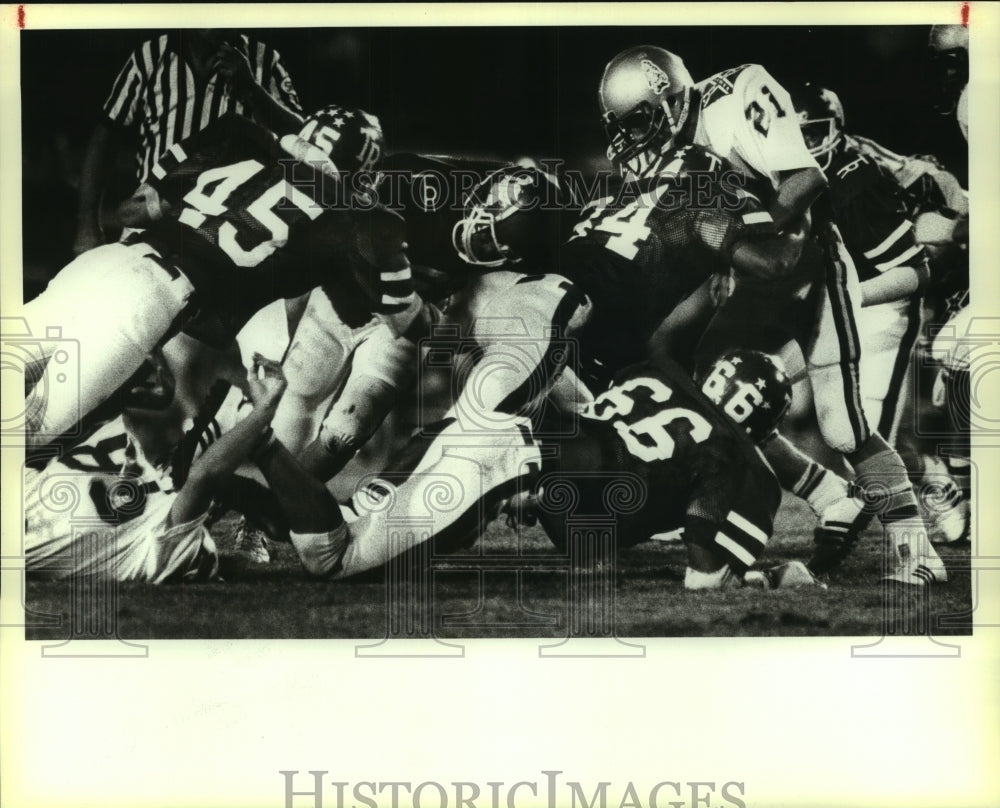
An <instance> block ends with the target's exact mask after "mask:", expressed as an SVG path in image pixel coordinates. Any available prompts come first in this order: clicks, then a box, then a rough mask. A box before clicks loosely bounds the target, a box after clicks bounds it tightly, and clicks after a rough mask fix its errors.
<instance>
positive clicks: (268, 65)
mask: <svg viewBox="0 0 1000 808" xmlns="http://www.w3.org/2000/svg"><path fill="white" fill-rule="evenodd" d="M243 43H244V47H245V48H246V49H247V52H248V53H249V54H251V56H252V58H251V64H252V66H253V68H254V78H255V79H256V81H257V83H258V84H259V85H260V86H261V87H263V88H264V91H265V92H266V93H267V94H268V95H269V96H271V98H273V99H274V100H275V101H277V102H278V103H279V104H281V106H283V107H284V108H285V109H287V110H288V111H289V112H292V113H294V114H295V115H297V116H298V117H299V118H301V117H302V104H301V103H299V96H298V94H297V93H296V92H295V87H294V86H293V85H292V77H291V76H290V75H289V74H288V70H286V69H285V66H284V64H283V63H282V61H281V54H279V53H278V51H276V50H275V49H274V48H272V47H271V46H270V45H267V44H265V43H263V42H258V41H257V40H254V39H251V38H250V37H247V36H243Z"/></svg>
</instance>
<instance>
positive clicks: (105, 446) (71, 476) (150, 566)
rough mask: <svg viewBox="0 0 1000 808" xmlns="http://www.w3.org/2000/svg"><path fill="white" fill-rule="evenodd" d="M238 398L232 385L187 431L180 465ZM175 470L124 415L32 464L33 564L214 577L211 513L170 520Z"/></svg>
mask: <svg viewBox="0 0 1000 808" xmlns="http://www.w3.org/2000/svg"><path fill="white" fill-rule="evenodd" d="M240 399H242V394H241V393H239V391H237V390H236V389H235V388H233V389H232V390H230V391H229V395H228V396H227V398H226V401H225V404H224V405H223V406H222V407H221V408H220V409H219V412H218V414H217V415H216V417H215V418H212V419H207V423H206V424H205V426H204V428H203V429H199V430H198V432H199V434H198V435H195V434H194V432H193V431H189V432H188V433H187V434H186V435H185V438H184V439H183V441H182V444H181V449H180V450H179V455H177V457H181V458H182V460H180V464H181V465H183V466H184V467H185V468H189V467H190V463H191V461H193V460H194V459H195V458H196V457H197V456H198V455H200V454H201V453H202V452H204V450H205V449H207V448H208V446H210V445H211V444H212V443H213V442H214V441H215V440H216V439H217V438H218V437H219V435H220V434H222V432H223V431H224V429H225V427H224V426H221V425H220V421H219V419H221V418H224V417H225V415H228V416H229V418H232V417H233V416H236V413H237V410H238V409H240V408H239V407H238V403H237V402H238V401H239V400H240ZM227 405H228V406H227ZM224 414H225V415H224ZM229 418H227V419H226V420H229ZM227 426H228V425H227ZM173 471H174V470H173V469H172V468H171V466H170V465H169V464H166V465H161V466H156V465H154V464H153V463H152V462H150V461H149V460H148V459H147V458H146V457H145V456H144V455H143V453H142V449H141V447H140V446H139V444H138V442H137V441H135V440H134V439H133V438H132V436H131V435H130V434H129V431H128V429H127V427H126V426H125V423H124V420H123V419H122V417H121V416H119V417H118V418H116V419H114V420H113V421H110V422H109V423H107V424H105V425H104V426H102V427H101V428H100V429H98V430H97V431H96V432H94V433H93V434H92V435H91V436H90V437H89V438H87V439H86V440H85V441H83V442H81V443H80V444H78V445H76V446H74V447H72V448H70V449H68V450H66V451H65V452H64V453H63V454H62V455H61V456H60V457H57V458H53V459H52V460H51V461H49V463H48V464H47V465H46V466H45V468H43V469H41V470H35V469H26V470H25V478H24V525H25V539H24V543H25V555H26V569H27V570H28V571H32V572H42V573H45V574H47V575H50V576H53V577H57V578H67V577H70V576H72V575H97V576H99V577H108V578H112V579H114V580H117V581H145V582H147V583H154V584H157V583H163V582H165V581H168V580H177V579H181V578H184V579H208V578H213V577H215V576H216V575H217V572H218V553H217V550H216V547H215V543H214V541H213V540H212V537H211V534H210V533H209V531H208V528H207V527H206V526H205V524H204V522H205V517H206V516H207V513H206V514H202V515H201V516H200V517H198V518H196V519H193V520H191V521H189V522H186V523H184V524H180V525H170V524H168V518H169V515H170V510H171V508H172V507H173V504H174V500H175V499H176V497H177V493H178V490H179V488H178V487H177V482H175V480H174V476H175V475H174V473H173Z"/></svg>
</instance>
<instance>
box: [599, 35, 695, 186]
mask: <svg viewBox="0 0 1000 808" xmlns="http://www.w3.org/2000/svg"><path fill="white" fill-rule="evenodd" d="M693 83H694V82H693V80H692V79H691V75H690V73H688V71H687V68H686V67H684V62H683V61H681V59H680V58H678V57H677V56H675V55H674V54H672V53H669V52H668V51H665V50H663V48H656V47H653V46H650V45H645V46H641V47H638V48H630V49H629V50H626V51H623V52H622V53H619V54H618V55H617V56H616V57H615V58H614V59H612V60H611V61H610V62H609V63H608V65H607V67H605V69H604V75H603V76H602V78H601V84H600V88H599V91H598V97H599V100H600V105H601V115H602V121H603V123H604V130H605V134H606V135H607V138H608V143H609V146H608V157H609V159H610V160H611V161H612V162H613V163H614V164H615V165H616V166H618V169H619V171H621V172H622V173H623V174H624V173H632V174H634V175H636V176H639V177H641V176H646V175H647V174H650V173H652V172H653V171H654V170H655V168H656V166H657V163H658V158H659V156H660V154H661V153H662V152H663V151H664V150H666V149H667V148H669V147H670V145H671V143H672V141H673V138H674V136H675V135H676V134H677V132H678V131H680V129H681V127H683V125H684V123H685V121H686V120H687V116H688V111H689V108H690V103H691V85H692V84H693Z"/></svg>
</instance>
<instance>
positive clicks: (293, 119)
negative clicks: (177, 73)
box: [211, 42, 302, 135]
mask: <svg viewBox="0 0 1000 808" xmlns="http://www.w3.org/2000/svg"><path fill="white" fill-rule="evenodd" d="M275 62H276V63H277V67H276V66H275V64H272V65H271V66H270V69H271V71H272V72H274V71H278V70H280V75H281V82H280V83H281V84H282V85H284V88H285V97H284V99H283V100H284V102H285V103H282V100H279V98H280V93H279V92H278V91H277V89H278V88H276V87H272V88H270V90H269V88H268V87H266V86H265V85H264V84H261V83H259V82H258V81H257V79H256V78H255V77H254V74H253V69H252V68H251V67H250V62H249V60H248V59H247V57H246V55H245V54H244V53H242V52H241V51H239V50H237V49H236V48H234V47H233V46H232V45H230V44H229V43H226V42H224V43H223V44H222V45H220V46H219V50H218V51H217V52H216V54H215V56H214V57H213V59H212V62H211V67H212V68H213V69H214V70H217V71H218V72H219V74H220V75H222V76H224V77H225V78H226V80H227V81H229V82H230V84H231V86H232V88H233V95H234V96H235V97H236V98H237V99H238V100H239V101H240V102H242V103H243V104H244V105H246V106H247V107H249V108H250V110H251V111H252V112H253V117H254V119H255V120H256V121H257V122H258V123H260V124H261V125H262V126H265V127H267V128H268V129H270V130H271V131H272V132H274V133H275V134H278V135H285V134H292V133H295V132H298V131H299V129H301V128H302V115H301V110H300V109H298V108H297V106H298V99H297V97H296V96H295V92H294V90H292V89H291V78H289V77H288V74H287V72H285V70H284V67H283V66H281V65H280V62H279V61H278V60H277V56H275ZM263 81H264V82H265V84H267V83H269V80H268V79H267V78H264V79H263ZM272 93H274V94H272Z"/></svg>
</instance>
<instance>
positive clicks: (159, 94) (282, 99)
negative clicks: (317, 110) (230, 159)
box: [73, 28, 302, 255]
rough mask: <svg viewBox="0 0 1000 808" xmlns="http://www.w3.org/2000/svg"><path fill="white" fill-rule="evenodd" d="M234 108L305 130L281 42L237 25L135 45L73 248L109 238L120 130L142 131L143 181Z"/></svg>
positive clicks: (88, 171)
mask: <svg viewBox="0 0 1000 808" xmlns="http://www.w3.org/2000/svg"><path fill="white" fill-rule="evenodd" d="M228 111H235V112H237V113H239V114H241V115H246V116H247V117H249V118H253V119H254V120H255V121H257V123H259V124H261V125H263V126H265V127H267V128H268V129H271V130H272V131H274V132H277V133H282V134H283V133H288V132H296V131H298V129H299V128H300V126H301V123H302V115H301V113H302V109H301V107H300V105H299V99H298V96H297V95H296V94H295V89H294V88H293V86H292V79H291V77H290V76H289V75H288V71H287V70H285V66H284V65H283V64H282V62H281V57H280V56H279V55H278V52H277V51H276V50H274V48H272V47H270V46H269V45H266V44H264V43H263V42H258V41H256V40H254V39H251V38H250V37H247V36H244V35H241V34H239V33H237V32H235V31H231V30H228V29H213V28H199V29H186V30H179V31H175V32H171V33H165V34H161V35H160V36H158V37H156V38H155V39H150V40H147V41H146V42H143V43H142V44H141V45H140V46H139V47H138V48H136V49H135V50H134V51H133V52H132V54H131V56H129V58H128V61H127V62H126V63H125V66H124V67H123V68H122V70H121V72H120V73H119V74H118V78H117V79H116V80H115V84H114V87H113V89H112V90H111V95H110V96H108V100H107V101H105V102H104V116H105V117H104V119H103V120H101V121H100V122H99V123H98V124H97V126H96V127H95V128H94V132H93V134H92V135H91V138H90V142H89V144H88V145H87V152H86V154H85V156H84V160H83V167H82V169H81V175H80V201H79V208H78V212H77V227H76V240H75V242H74V244H73V252H74V254H75V255H80V254H81V253H83V252H86V251H87V250H89V249H92V248H93V247H96V246H98V245H100V244H102V243H103V242H104V238H103V235H102V232H101V225H100V208H101V204H100V203H101V194H102V191H103V186H104V183H105V181H106V176H107V171H108V157H109V155H110V154H111V152H112V146H113V144H114V142H115V139H116V135H117V133H118V131H119V130H121V129H133V130H138V134H139V148H138V150H137V152H136V180H137V182H138V183H142V182H144V181H145V180H146V177H147V175H148V174H149V171H150V169H151V168H152V166H153V165H154V164H155V162H156V160H157V158H158V157H159V156H160V155H161V154H163V152H164V151H166V150H167V149H168V148H169V147H170V146H171V145H173V144H174V143H177V142H178V141H181V140H183V139H184V138H186V137H188V136H189V135H191V134H194V133H195V132H198V131H200V130H202V129H204V128H205V127H206V126H208V125H209V124H210V123H212V121H214V120H216V119H217V118H219V117H220V116H221V115H223V114H224V113H226V112H228Z"/></svg>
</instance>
